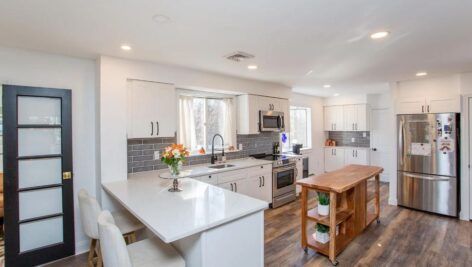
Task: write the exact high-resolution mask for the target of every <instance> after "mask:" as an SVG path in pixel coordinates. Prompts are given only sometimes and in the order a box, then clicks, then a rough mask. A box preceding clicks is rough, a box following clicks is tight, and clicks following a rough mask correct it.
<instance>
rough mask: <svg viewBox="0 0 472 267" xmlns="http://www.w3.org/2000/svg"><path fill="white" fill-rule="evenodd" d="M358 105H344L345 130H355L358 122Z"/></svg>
mask: <svg viewBox="0 0 472 267" xmlns="http://www.w3.org/2000/svg"><path fill="white" fill-rule="evenodd" d="M357 110H358V105H346V106H343V113H344V130H345V131H355V130H356V125H357V123H358V114H357Z"/></svg>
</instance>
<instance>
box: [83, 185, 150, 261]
mask: <svg viewBox="0 0 472 267" xmlns="http://www.w3.org/2000/svg"><path fill="white" fill-rule="evenodd" d="M79 208H80V217H81V221H82V227H83V229H84V232H85V234H86V235H87V236H88V237H90V238H91V242H90V250H89V255H88V266H97V267H101V266H102V255H101V252H100V246H99V244H98V243H99V241H98V240H99V237H100V236H99V234H98V215H100V212H102V208H101V207H100V204H98V202H97V200H96V199H95V198H93V197H91V196H90V195H89V194H88V193H87V191H86V190H85V189H81V190H80V191H79ZM113 214H114V215H113V216H114V218H116V220H115V221H116V226H117V227H118V229H119V231H120V233H121V234H120V235H121V237H122V238H123V237H124V238H125V239H126V241H127V242H128V243H133V242H136V231H138V230H140V229H143V228H144V225H143V224H142V223H141V222H140V221H138V220H137V219H136V218H135V217H134V216H133V215H131V214H130V213H129V212H126V211H119V212H115V213H113ZM123 242H124V241H123Z"/></svg>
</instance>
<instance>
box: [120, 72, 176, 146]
mask: <svg viewBox="0 0 472 267" xmlns="http://www.w3.org/2000/svg"><path fill="white" fill-rule="evenodd" d="M175 94H176V92H175V87H174V85H172V84H167V83H157V82H144V81H137V80H130V81H128V99H127V101H128V118H127V134H128V138H130V139H131V138H149V137H173V136H175V133H176V131H177V123H176V122H177V115H176V114H177V108H176V106H177V102H176V95H175Z"/></svg>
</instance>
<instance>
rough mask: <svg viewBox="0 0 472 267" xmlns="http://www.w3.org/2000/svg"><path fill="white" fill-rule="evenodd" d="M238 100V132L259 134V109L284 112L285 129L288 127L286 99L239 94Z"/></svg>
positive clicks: (288, 116) (288, 118)
mask: <svg viewBox="0 0 472 267" xmlns="http://www.w3.org/2000/svg"><path fill="white" fill-rule="evenodd" d="M237 100H238V101H237V102H238V118H237V121H238V129H237V132H238V134H259V133H260V131H259V111H261V110H262V111H278V112H283V113H284V123H285V129H286V130H288V129H289V128H290V113H289V105H290V104H289V101H288V99H282V98H274V97H266V96H256V95H240V96H238V98H237Z"/></svg>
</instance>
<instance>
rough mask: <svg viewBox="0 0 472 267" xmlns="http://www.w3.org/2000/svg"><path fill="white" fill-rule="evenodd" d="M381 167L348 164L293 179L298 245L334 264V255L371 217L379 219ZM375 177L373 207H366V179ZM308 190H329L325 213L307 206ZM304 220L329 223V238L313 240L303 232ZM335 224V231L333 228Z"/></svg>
mask: <svg viewBox="0 0 472 267" xmlns="http://www.w3.org/2000/svg"><path fill="white" fill-rule="evenodd" d="M382 171H383V168H381V167H376V166H365V165H348V166H346V167H344V168H341V169H338V170H336V171H332V172H328V173H324V174H321V175H317V176H311V177H308V178H305V179H302V180H299V181H297V184H299V185H301V186H302V199H301V201H302V202H301V227H302V229H301V235H302V236H301V239H302V247H303V248H304V249H305V251H307V248H311V249H314V250H315V251H317V252H319V253H321V254H324V255H326V256H328V257H329V259H330V261H331V263H332V264H333V265H337V264H338V262H337V261H336V256H337V255H338V254H339V253H341V251H343V249H344V248H346V246H347V245H348V244H349V243H350V242H351V241H352V240H353V239H354V238H355V237H356V236H358V235H359V234H360V233H362V231H364V229H365V228H367V227H368V226H369V225H370V224H371V223H372V222H373V221H375V220H377V222H379V215H380V193H379V192H380V181H379V180H380V177H379V175H380V173H382ZM370 178H374V179H375V192H374V207H373V211H370V210H369V209H368V207H367V204H368V202H369V197H368V194H367V193H368V192H367V180H368V179H370ZM308 190H316V191H318V192H325V193H328V194H329V200H330V201H329V215H328V216H322V215H320V214H319V213H318V209H317V208H313V209H308ZM308 220H310V221H313V222H316V223H318V224H322V225H326V226H329V229H330V231H329V242H328V243H325V244H323V243H320V242H317V241H316V240H315V239H314V238H313V237H312V235H311V234H309V232H307V222H308ZM337 226H338V227H339V233H338V234H337V233H336V231H335V230H333V229H336V227H337Z"/></svg>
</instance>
